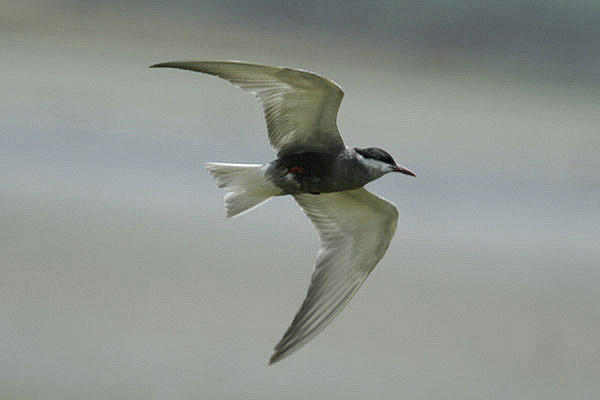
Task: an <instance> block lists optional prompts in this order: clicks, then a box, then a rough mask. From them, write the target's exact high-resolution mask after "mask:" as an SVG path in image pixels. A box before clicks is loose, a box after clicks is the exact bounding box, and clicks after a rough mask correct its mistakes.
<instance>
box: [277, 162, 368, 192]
mask: <svg viewBox="0 0 600 400" xmlns="http://www.w3.org/2000/svg"><path fill="white" fill-rule="evenodd" d="M297 164H298V165H296V164H294V165H271V166H270V167H269V170H268V171H267V176H268V177H269V179H270V180H271V181H272V182H273V184H275V185H276V186H278V187H279V188H281V189H283V191H284V193H282V194H301V193H314V194H317V193H330V192H341V191H345V190H351V189H357V188H359V187H362V186H363V185H365V184H366V183H367V182H363V181H362V180H360V179H356V177H352V176H346V174H345V173H344V171H343V170H337V169H335V168H333V169H318V168H315V167H314V166H309V165H303V164H302V163H297Z"/></svg>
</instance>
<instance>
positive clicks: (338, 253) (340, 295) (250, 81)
mask: <svg viewBox="0 0 600 400" xmlns="http://www.w3.org/2000/svg"><path fill="white" fill-rule="evenodd" d="M151 67H156V68H164V67H167V68H179V69H184V70H189V71H196V72H203V73H206V74H210V75H215V76H218V77H220V78H223V79H226V80H228V81H229V82H231V83H233V84H234V85H235V86H237V87H239V88H241V89H243V90H245V91H248V92H251V93H254V94H255V95H256V96H257V97H258V99H259V101H260V102H261V103H262V106H263V109H264V115H265V119H266V120H267V130H268V135H269V141H270V143H271V145H272V146H273V147H274V148H275V150H276V151H277V159H275V160H274V161H271V162H269V163H265V164H231V163H216V162H209V163H205V167H206V169H207V170H208V171H209V172H210V173H211V174H212V176H213V177H214V178H215V180H216V182H217V185H218V186H219V187H221V188H224V189H225V191H226V194H225V207H226V209H227V216H228V217H234V216H237V215H241V214H243V213H245V212H248V211H250V210H252V209H254V208H256V207H258V206H259V205H261V204H263V203H264V202H266V201H267V200H269V199H270V198H272V197H275V196H284V195H291V196H293V198H294V200H295V201H296V203H298V205H299V206H300V208H301V209H302V210H303V211H304V213H305V214H306V216H307V217H308V218H309V219H310V220H311V221H312V223H313V224H314V226H315V228H316V229H317V231H318V232H319V236H320V242H321V248H320V249H319V253H318V256H317V261H316V265H315V270H314V272H313V274H312V277H311V281H310V286H309V288H308V293H307V295H306V298H305V299H304V302H303V303H302V305H301V307H300V310H298V312H297V313H296V315H295V317H294V319H293V321H292V323H291V325H290V326H289V328H288V329H287V330H286V331H285V333H284V335H283V338H282V339H281V341H280V342H279V343H278V344H277V345H276V346H275V349H274V352H273V355H272V356H271V358H270V360H269V364H272V363H274V362H276V361H279V360H281V359H282V358H284V357H286V356H288V355H289V354H291V353H292V352H294V351H296V350H298V349H299V348H300V347H301V346H302V345H304V344H305V343H307V342H308V341H309V340H311V339H312V338H314V337H315V336H316V335H317V334H319V333H320V332H321V331H322V330H323V329H324V328H325V327H326V326H327V325H329V323H331V321H332V320H333V319H334V318H335V317H336V315H337V314H339V312H340V311H342V309H343V308H344V307H345V306H346V304H348V302H349V301H350V299H351V298H352V296H354V294H355V293H356V291H357V290H358V288H359V287H360V286H361V285H362V283H363V282H364V281H365V279H366V278H367V276H368V275H369V273H370V272H371V271H372V270H373V268H374V267H375V265H376V264H377V263H378V262H379V260H380V259H381V258H382V257H383V255H384V254H385V252H386V250H387V248H388V246H389V244H390V241H391V239H392V237H393V236H394V232H395V231H396V225H397V221H398V210H397V209H396V207H395V206H394V205H393V204H392V203H390V202H388V201H387V200H385V199H383V198H381V197H379V196H376V195H375V194H373V193H371V192H369V191H367V190H366V189H365V188H364V187H363V186H364V185H365V184H367V183H368V182H370V181H373V180H375V179H377V178H380V177H381V176H383V175H385V174H387V173H389V172H400V173H402V174H406V175H412V176H415V174H414V173H412V172H411V171H409V170H408V169H406V168H404V167H402V166H400V165H398V164H396V162H395V161H394V159H393V158H392V157H391V156H390V155H389V154H388V153H387V152H386V151H385V150H382V149H380V148H377V147H369V148H357V147H347V146H345V145H344V142H343V140H342V137H341V136H340V133H339V131H338V128H337V125H336V118H337V113H338V109H339V107H340V103H341V101H342V97H343V96H344V92H343V91H342V89H341V88H340V87H339V86H338V85H337V84H336V83H334V82H332V81H330V80H328V79H326V78H324V77H322V76H320V75H318V74H315V73H313V72H309V71H305V70H301V69H292V68H284V67H271V66H266V65H259V64H253V63H246V62H239V61H176V62H166V63H160V64H155V65H152V66H151Z"/></svg>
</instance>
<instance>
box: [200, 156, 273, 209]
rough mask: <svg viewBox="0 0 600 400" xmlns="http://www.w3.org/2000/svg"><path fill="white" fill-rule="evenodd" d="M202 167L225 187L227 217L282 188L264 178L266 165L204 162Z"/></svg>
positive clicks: (249, 207) (262, 200) (218, 183)
mask: <svg viewBox="0 0 600 400" xmlns="http://www.w3.org/2000/svg"><path fill="white" fill-rule="evenodd" d="M204 167H205V168H206V169H207V170H208V172H210V174H211V175H212V176H213V177H214V178H215V180H216V181H217V185H219V187H220V188H225V189H226V190H227V193H225V208H226V209H227V216H228V217H235V216H236V215H240V214H242V213H244V212H248V211H250V210H252V209H254V208H256V207H258V206H260V205H261V204H262V203H264V202H265V201H267V200H269V199H270V198H271V197H273V196H277V195H278V194H281V192H282V190H281V189H279V188H278V187H277V186H275V185H273V184H272V183H271V182H269V181H268V180H267V179H266V178H265V170H266V168H267V166H266V165H261V164H225V163H204Z"/></svg>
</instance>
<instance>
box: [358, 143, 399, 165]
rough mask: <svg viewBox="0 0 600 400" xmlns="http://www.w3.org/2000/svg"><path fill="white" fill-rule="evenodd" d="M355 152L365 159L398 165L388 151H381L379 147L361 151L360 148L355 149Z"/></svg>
mask: <svg viewBox="0 0 600 400" xmlns="http://www.w3.org/2000/svg"><path fill="white" fill-rule="evenodd" d="M354 150H356V152H357V153H358V154H360V155H361V156H363V157H364V158H372V159H374V160H378V161H382V162H384V163H386V164H390V165H396V162H395V161H394V159H393V158H392V156H390V154H389V153H388V152H387V151H385V150H383V149H380V148H379V147H369V148H367V149H359V148H358V147H355V148H354Z"/></svg>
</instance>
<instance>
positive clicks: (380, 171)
mask: <svg viewBox="0 0 600 400" xmlns="http://www.w3.org/2000/svg"><path fill="white" fill-rule="evenodd" d="M354 151H356V153H357V154H358V155H359V159H360V160H361V162H362V163H363V164H364V165H365V166H366V167H367V169H368V170H369V171H370V172H371V173H373V174H375V175H379V176H382V175H385V174H387V173H389V172H400V173H402V174H406V175H411V176H415V177H416V175H415V174H414V173H413V172H411V171H409V170H408V169H406V168H404V167H402V166H400V165H398V164H396V162H395V161H394V159H393V158H392V156H390V154H389V153H388V152H387V151H385V150H383V149H380V148H379V147H368V148H366V149H361V148H358V147H355V148H354Z"/></svg>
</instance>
